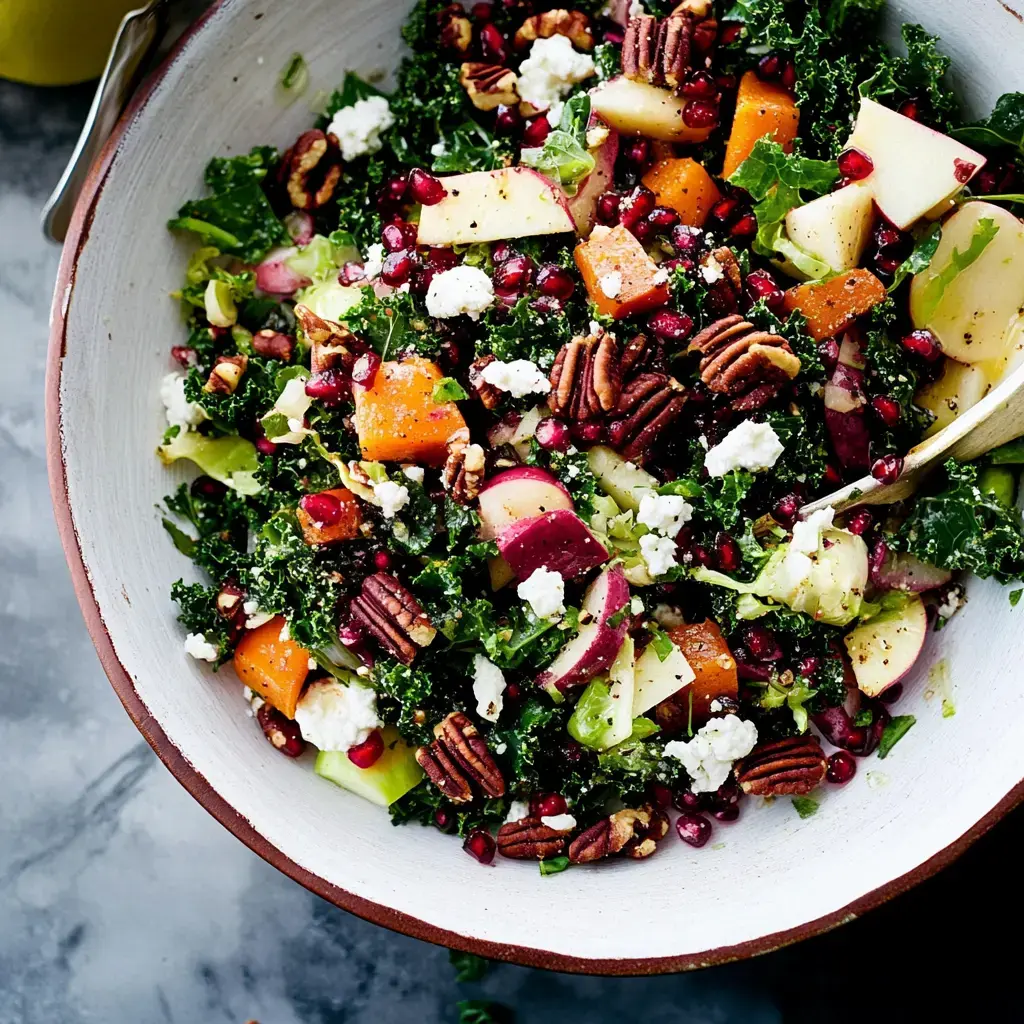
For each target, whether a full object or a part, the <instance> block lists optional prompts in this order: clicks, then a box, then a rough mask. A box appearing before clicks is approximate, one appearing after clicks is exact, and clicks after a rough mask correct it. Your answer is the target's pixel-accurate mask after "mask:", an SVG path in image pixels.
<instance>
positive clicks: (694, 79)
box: [682, 71, 718, 100]
mask: <svg viewBox="0 0 1024 1024" xmlns="http://www.w3.org/2000/svg"><path fill="white" fill-rule="evenodd" d="M682 93H683V95H684V96H685V97H686V98H687V99H688V100H693V99H704V100H710V99H714V98H715V97H716V96H718V83H717V82H716V81H715V79H714V77H713V76H712V75H711V74H709V73H708V72H707V71H690V72H688V73H687V76H686V79H685V81H684V82H683V86H682Z"/></svg>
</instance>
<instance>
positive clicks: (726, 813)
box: [711, 804, 740, 821]
mask: <svg viewBox="0 0 1024 1024" xmlns="http://www.w3.org/2000/svg"><path fill="white" fill-rule="evenodd" d="M711 813H712V815H713V816H714V818H715V820H716V821H735V820H736V819H737V818H738V817H739V816H740V805H739V804H730V806H728V807H720V808H719V809H718V810H716V811H712V812H711Z"/></svg>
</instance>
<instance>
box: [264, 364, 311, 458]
mask: <svg viewBox="0 0 1024 1024" xmlns="http://www.w3.org/2000/svg"><path fill="white" fill-rule="evenodd" d="M312 404H313V399H312V398H310V396H309V395H307V394H306V381H305V378H303V377H292V379H291V380H290V381H288V382H287V383H286V384H285V386H284V387H283V388H282V389H281V394H279V395H278V396H277V401H276V402H275V403H274V408H273V409H272V410H271V412H274V413H279V414H280V415H282V416H284V417H285V418H286V420H287V421H288V431H287V433H284V434H275V435H274V436H273V437H268V438H267V440H269V441H273V442H274V444H301V443H302V441H303V440H304V439H305V437H306V435H307V434H308V433H309V431H308V430H307V429H306V426H305V417H306V413H307V412H308V411H309V407H310V406H311V405H312Z"/></svg>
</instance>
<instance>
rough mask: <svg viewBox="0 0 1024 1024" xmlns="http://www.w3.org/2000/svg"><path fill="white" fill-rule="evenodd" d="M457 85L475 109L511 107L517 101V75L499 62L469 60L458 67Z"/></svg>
mask: <svg viewBox="0 0 1024 1024" xmlns="http://www.w3.org/2000/svg"><path fill="white" fill-rule="evenodd" d="M459 85H461V86H462V88H463V89H465V90H466V95H467V96H469V100H470V102H471V103H472V104H473V106H474V107H476V109H477V110H494V109H495V108H496V107H501V106H504V107H511V106H514V105H515V104H517V103H518V102H519V77H518V75H516V73H515V72H514V71H510V70H509V69H508V68H503V67H502V66H501V65H500V64H481V63H478V62H474V61H469V62H467V63H466V64H463V65H462V67H461V68H460V69H459Z"/></svg>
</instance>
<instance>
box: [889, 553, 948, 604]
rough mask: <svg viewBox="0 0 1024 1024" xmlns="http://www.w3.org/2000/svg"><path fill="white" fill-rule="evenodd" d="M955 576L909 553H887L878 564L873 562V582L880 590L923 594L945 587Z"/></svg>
mask: <svg viewBox="0 0 1024 1024" xmlns="http://www.w3.org/2000/svg"><path fill="white" fill-rule="evenodd" d="M952 578H953V574H952V573H951V572H950V571H949V570H948V569H940V568H939V567H938V566H937V565H930V564H929V563H928V562H922V561H921V559H920V558H918V557H916V556H915V555H912V554H910V553H909V552H908V551H887V552H886V553H885V557H884V558H883V559H882V561H881V562H880V563H878V564H875V563H874V560H872V566H871V582H872V583H873V584H874V585H875V586H876V587H878V588H879V589H880V590H906V591H908V592H909V593H911V594H923V593H925V592H926V591H928V590H935V589H936V587H942V586H945V585H946V584H947V583H948V582H949V581H950V580H951V579H952Z"/></svg>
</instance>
